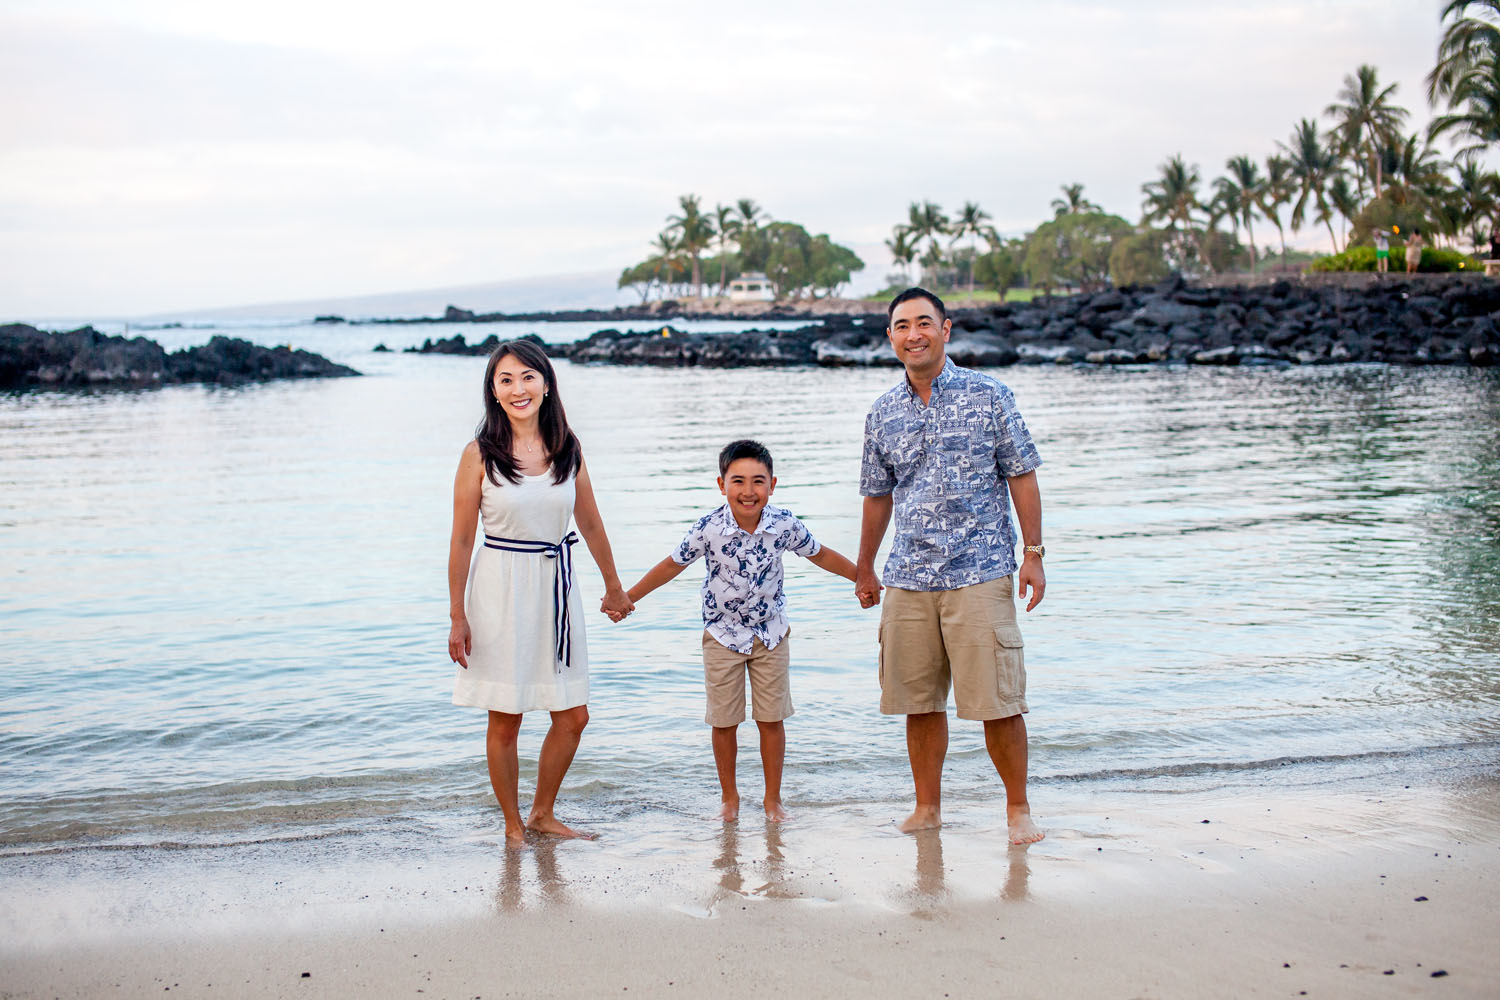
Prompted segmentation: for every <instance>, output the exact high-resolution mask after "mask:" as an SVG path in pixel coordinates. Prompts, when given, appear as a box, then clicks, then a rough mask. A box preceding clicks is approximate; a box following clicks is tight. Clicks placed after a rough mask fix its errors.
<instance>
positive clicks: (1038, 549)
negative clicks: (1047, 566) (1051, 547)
mask: <svg viewBox="0 0 1500 1000" xmlns="http://www.w3.org/2000/svg"><path fill="white" fill-rule="evenodd" d="M1022 551H1023V552H1024V553H1025V554H1026V555H1031V553H1033V552H1035V553H1036V554H1037V555H1039V556H1041V557H1042V558H1043V559H1045V558H1047V546H1045V545H1028V546H1026V547H1025V548H1024V549H1023V550H1022Z"/></svg>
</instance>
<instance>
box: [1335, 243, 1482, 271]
mask: <svg viewBox="0 0 1500 1000" xmlns="http://www.w3.org/2000/svg"><path fill="white" fill-rule="evenodd" d="M1387 267H1388V269H1389V270H1391V271H1400V272H1401V273H1403V274H1404V273H1405V272H1406V248H1405V247H1391V260H1390V263H1389V264H1388V265H1387ZM1475 269H1478V270H1480V271H1483V270H1484V267H1483V265H1481V264H1480V263H1479V262H1478V260H1477V259H1476V258H1473V257H1470V256H1469V255H1468V254H1464V253H1459V252H1458V251H1457V250H1448V249H1440V248H1434V247H1423V248H1422V263H1420V264H1418V265H1417V270H1418V271H1421V272H1422V273H1424V274H1435V273H1441V272H1444V271H1470V270H1475ZM1308 270H1309V271H1373V270H1375V248H1374V247H1370V246H1362V247H1350V248H1349V249H1348V250H1345V251H1344V252H1343V253H1336V254H1333V255H1331V256H1328V257H1319V258H1318V259H1317V260H1315V261H1313V262H1312V264H1311V265H1310V266H1309V267H1308Z"/></svg>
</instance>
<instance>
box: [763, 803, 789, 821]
mask: <svg viewBox="0 0 1500 1000" xmlns="http://www.w3.org/2000/svg"><path fill="white" fill-rule="evenodd" d="M790 815H791V814H790V813H788V812H787V811H786V810H785V809H783V808H782V807H781V800H780V799H767V800H766V822H768V823H780V822H782V821H784V820H786V819H787V818H788V817H789V816H790Z"/></svg>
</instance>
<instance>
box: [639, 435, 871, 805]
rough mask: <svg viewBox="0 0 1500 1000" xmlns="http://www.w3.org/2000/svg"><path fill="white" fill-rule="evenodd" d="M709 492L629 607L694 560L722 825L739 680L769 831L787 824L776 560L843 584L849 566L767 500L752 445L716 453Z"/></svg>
mask: <svg viewBox="0 0 1500 1000" xmlns="http://www.w3.org/2000/svg"><path fill="white" fill-rule="evenodd" d="M718 482H719V492H720V493H723V494H724V499H725V502H724V504H723V505H722V506H721V507H719V508H717V509H716V510H713V511H711V512H710V513H708V514H705V515H703V517H701V518H699V519H698V522H697V523H696V524H694V525H693V526H692V527H691V528H690V529H688V533H687V535H686V537H684V538H683V540H682V543H681V544H680V545H678V546H677V548H676V550H675V551H674V552H673V553H672V554H671V555H670V556H668V557H667V558H665V559H663V560H662V561H661V562H659V563H657V564H656V565H655V566H653V567H652V568H651V569H650V570H648V571H647V573H646V575H645V576H643V577H641V579H640V582H639V583H637V584H636V585H635V586H634V587H631V588H630V592H629V594H628V595H627V596H628V598H629V599H630V600H631V601H639V600H641V599H642V598H643V597H645V596H646V595H647V594H649V593H651V592H652V591H653V590H655V589H656V588H657V587H660V586H661V585H662V584H664V583H667V582H668V581H670V580H672V579H674V578H675V577H676V576H677V574H679V573H681V572H682V571H683V569H684V568H686V567H687V566H688V565H689V564H691V563H692V562H693V561H694V560H695V559H697V558H699V557H700V556H701V557H702V558H703V561H704V564H705V575H704V578H703V595H702V596H703V681H704V686H705V687H706V688H707V692H708V711H707V712H706V713H705V717H704V721H705V722H707V723H708V725H709V726H711V727H713V737H712V740H713V749H714V766H715V767H716V768H717V770H718V772H719V792H720V801H721V803H722V808H721V809H720V811H719V817H720V818H721V819H723V820H724V821H725V822H726V823H728V822H733V821H734V820H736V819H738V818H739V812H740V793H739V787H738V785H737V784H736V783H735V760H736V757H737V756H738V754H739V735H738V734H739V725H740V723H741V722H744V721H745V677H746V674H748V675H749V678H750V698H751V715H752V717H753V718H754V719H755V724H756V726H758V727H759V728H760V761H761V768H762V770H763V771H764V774H765V783H766V792H765V799H764V801H763V805H764V807H765V811H766V819H768V820H770V821H771V822H773V823H777V822H780V821H781V820H784V819H786V818H787V813H786V809H785V808H784V807H783V806H782V804H781V772H782V766H783V763H784V761H785V758H786V727H785V725H784V721H785V720H786V719H788V718H790V717H791V715H792V712H793V708H792V689H791V676H790V675H791V670H790V665H791V656H792V654H791V646H792V640H791V625H790V624H789V623H788V622H787V618H786V597H785V595H784V594H783V592H782V568H781V557H782V555H783V554H785V553H787V552H790V553H792V554H794V555H799V556H803V557H805V558H806V559H807V560H808V562H810V563H812V564H813V565H814V566H817V567H819V568H820V569H826V570H827V571H828V572H830V573H833V574H835V575H837V576H842V577H843V578H844V579H846V580H850V581H852V580H853V579H854V564H853V563H851V562H850V561H849V560H848V559H846V558H844V557H843V556H841V555H839V554H838V553H837V552H835V551H833V550H832V549H830V548H828V547H826V546H823V545H819V544H818V541H817V539H815V538H813V536H812V532H810V531H808V530H807V526H806V525H804V524H803V523H802V522H801V521H800V520H798V519H797V518H796V517H795V516H793V515H792V514H791V513H790V512H789V511H787V510H784V509H782V508H781V507H773V506H771V505H770V503H769V502H768V501H769V500H770V499H771V493H772V492H773V491H774V490H775V489H776V477H775V475H773V474H772V468H771V453H770V452H769V451H767V450H766V448H765V446H764V445H762V444H760V443H759V442H758V441H731V442H730V443H729V444H728V445H726V446H725V448H724V450H723V451H721V452H719V480H718Z"/></svg>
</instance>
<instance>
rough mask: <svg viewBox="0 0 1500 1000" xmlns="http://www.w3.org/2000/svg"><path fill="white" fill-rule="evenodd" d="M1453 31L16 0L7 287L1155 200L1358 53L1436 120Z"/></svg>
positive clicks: (37, 289)
mask: <svg viewBox="0 0 1500 1000" xmlns="http://www.w3.org/2000/svg"><path fill="white" fill-rule="evenodd" d="M1419 8H1420V9H1419ZM1437 33H1438V25H1437V19H1436V15H1435V13H1434V12H1433V11H1431V10H1428V9H1426V8H1425V7H1421V5H1412V4H1408V5H1403V6H1397V5H1389V6H1384V7H1372V6H1370V5H1368V4H1354V3H1352V2H1325V3H1320V4H1314V5H1294V4H1258V3H1228V4H1210V5H1204V4H1191V3H1177V2H1167V3H1138V4H1130V5H1123V4H1099V3H1083V4H1077V3H1075V4H1064V5H1035V4H1029V3H1028V4H1021V3H967V2H941V0H940V2H938V3H935V4H930V5H928V7H926V8H924V9H923V10H922V11H921V13H920V16H914V15H913V13H912V11H911V9H910V8H909V6H907V5H904V4H896V3H887V2H884V0H876V2H873V3H870V4H866V5H860V6H852V5H833V4H809V3H806V2H801V3H792V2H783V0H771V2H768V3H764V4H759V5H755V6H748V7H747V6H743V5H735V6H733V7H732V8H730V9H726V10H717V9H714V8H711V7H710V8H704V9H702V10H698V9H695V10H694V11H692V13H691V14H688V13H687V12H685V11H684V9H683V8H681V6H680V5H676V4H666V3H657V2H654V0H653V2H646V3H643V4H639V5H618V4H609V5H605V4H572V5H557V4H553V5H537V4H525V5H521V4H474V3H459V2H454V0H433V2H431V3H428V4H424V5H422V6H420V7H413V6H412V5H410V4H404V3H403V4H395V3H387V2H384V0H371V2H368V3H361V4H353V3H344V2H332V0H298V2H295V3H294V2H291V0H263V2H262V3H259V4H257V5H255V6H253V7H237V6H235V5H217V4H201V3H187V2H180V0H136V2H133V3H132V4H130V5H126V6H122V5H118V4H109V3H105V2H104V0H49V2H48V3H47V4H45V5H43V4H41V3H40V2H39V0H12V3H11V4H10V5H9V7H8V12H7V13H5V14H0V93H3V94H4V95H6V96H5V98H4V99H3V100H0V270H3V271H4V273H5V274H6V275H7V278H6V280H5V281H4V282H3V283H0V315H4V314H10V315H19V314H37V313H43V312H71V313H78V312H86V311H90V310H108V311H130V310H136V311H156V310H163V309H170V308H176V307H188V306H195V305H201V306H212V305H218V304H223V303H229V302H245V301H251V300H253V299H254V298H255V297H257V296H264V297H266V298H269V299H291V298H298V297H313V296H320V295H332V294H342V293H356V292H375V291H383V290H390V289H399V288H411V287H417V286H419V285H420V284H423V283H427V284H461V283H469V282H483V281H488V280H493V279H495V278H497V277H501V276H510V275H515V274H518V273H520V274H524V273H528V270H527V269H530V272H531V273H541V272H544V271H549V270H555V271H589V270H597V269H601V268H613V267H620V266H623V265H624V264H626V263H629V262H630V260H631V259H632V258H633V257H634V256H637V255H639V254H641V253H643V252H644V251H645V247H646V244H647V243H648V242H649V240H650V239H651V237H652V236H653V235H654V234H655V232H656V231H657V230H658V229H659V228H660V227H661V225H662V222H663V220H664V218H665V216H666V215H667V214H668V213H669V212H671V211H673V210H674V209H675V206H676V199H677V196H679V195H681V194H684V193H688V192H692V193H697V194H699V195H701V196H703V198H704V199H705V202H706V204H708V205H710V206H711V205H713V204H714V203H716V202H729V201H732V200H734V199H736V198H739V197H753V198H755V199H756V200H757V201H759V202H761V203H762V204H764V205H765V206H767V207H768V208H769V209H770V210H771V211H772V212H774V213H775V214H776V215H778V216H779V217H782V218H792V219H796V220H797V221H799V222H802V223H804V224H805V225H807V226H808V228H809V229H811V230H813V231H815V232H828V233H829V234H830V235H832V236H833V237H834V238H835V239H840V240H843V241H846V242H860V243H868V244H874V245H878V244H879V243H880V241H881V240H882V239H883V238H884V237H885V236H886V235H888V234H889V231H890V226H891V225H892V224H893V223H894V222H897V221H899V220H900V219H901V218H903V217H904V215H905V209H906V204H907V203H908V202H910V201H912V200H917V199H932V200H935V201H938V202H939V203H940V204H942V205H944V206H946V207H948V208H949V209H953V208H956V207H957V206H958V205H959V204H961V203H962V202H963V201H965V200H975V201H979V202H980V203H981V204H982V205H983V206H984V207H985V209H986V210H987V211H989V212H990V213H991V215H993V216H994V218H995V220H996V223H997V225H999V226H1000V227H1001V228H1002V229H1004V230H1006V231H1011V232H1015V231H1021V230H1024V229H1027V228H1030V227H1032V226H1034V225H1035V224H1036V223H1037V222H1039V221H1041V220H1042V219H1045V218H1046V217H1047V216H1048V215H1049V214H1050V209H1049V208H1048V205H1049V203H1050V201H1051V199H1052V198H1053V197H1054V196H1055V195H1056V194H1057V188H1058V186H1059V185H1061V184H1063V183H1069V182H1075V181H1077V182H1082V183H1084V184H1085V185H1086V187H1087V193H1088V195H1089V196H1091V197H1092V198H1094V199H1095V200H1096V201H1100V202H1102V203H1103V204H1104V205H1105V206H1106V207H1107V208H1108V209H1110V210H1112V211H1115V212H1118V213H1120V214H1123V215H1125V216H1126V217H1128V218H1132V219H1133V218H1135V217H1136V215H1137V213H1138V207H1139V203H1140V185H1141V183H1142V182H1143V181H1146V180H1148V179H1149V178H1150V177H1151V176H1153V175H1154V173H1155V170H1156V166H1157V164H1159V163H1160V162H1161V161H1162V160H1163V159H1165V158H1166V157H1167V156H1168V155H1171V154H1173V153H1178V152H1181V153H1182V154H1183V155H1184V156H1185V157H1186V158H1187V159H1188V160H1189V162H1193V163H1197V164H1199V165H1200V167H1201V169H1202V171H1203V174H1204V177H1205V181H1207V180H1209V179H1211V178H1212V177H1213V176H1215V175H1216V174H1217V173H1218V172H1219V171H1220V170H1221V169H1222V164H1223V162H1224V160H1225V159H1227V158H1228V157H1229V156H1231V155H1235V154H1237V153H1247V154H1250V155H1253V156H1256V157H1264V156H1265V154H1267V153H1269V152H1271V151H1272V150H1273V149H1274V148H1275V141H1276V140H1277V139H1279V138H1284V137H1285V136H1286V135H1288V134H1289V133H1290V131H1291V128H1292V126H1293V124H1294V123H1295V122H1296V120H1297V119H1298V118H1300V117H1303V116H1315V115H1317V114H1319V113H1320V112H1321V109H1322V108H1323V107H1324V106H1325V105H1326V104H1327V103H1328V102H1329V101H1331V100H1332V99H1333V97H1334V95H1335V93H1336V91H1337V89H1338V86H1339V82H1340V80H1341V78H1342V76H1343V74H1345V73H1347V72H1349V71H1351V70H1352V69H1353V68H1354V67H1355V66H1356V65H1358V64H1359V63H1361V62H1373V63H1375V64H1377V65H1378V66H1379V67H1380V68H1381V73H1382V77H1383V78H1384V79H1389V80H1398V81H1400V83H1401V92H1400V97H1401V98H1402V99H1403V100H1404V101H1405V102H1406V103H1407V104H1408V105H1409V106H1411V107H1413V110H1414V111H1418V112H1419V113H1418V114H1417V115H1416V116H1415V117H1416V118H1418V119H1421V118H1424V117H1425V115H1424V114H1422V113H1420V111H1421V109H1420V104H1419V100H1418V99H1419V97H1420V95H1421V90H1420V87H1421V82H1420V78H1421V74H1422V73H1423V72H1425V70H1426V68H1427V65H1428V63H1429V62H1430V60H1431V58H1432V51H1433V48H1434V45H1435V40H1436V37H1437ZM1419 123H1420V122H1414V125H1415V124H1419ZM869 265H870V269H871V270H872V271H880V272H883V271H884V270H885V269H886V262H885V261H874V260H872V261H870V262H869Z"/></svg>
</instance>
